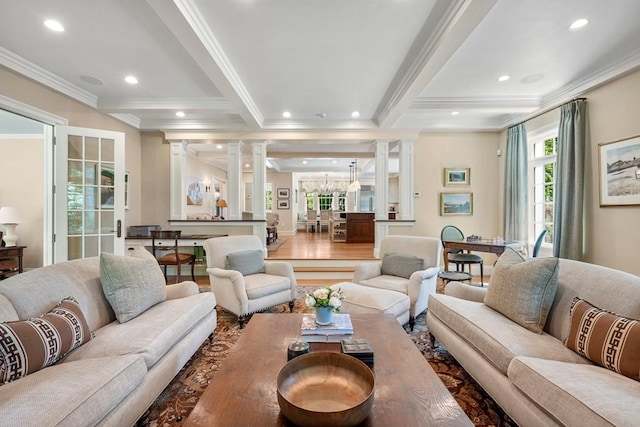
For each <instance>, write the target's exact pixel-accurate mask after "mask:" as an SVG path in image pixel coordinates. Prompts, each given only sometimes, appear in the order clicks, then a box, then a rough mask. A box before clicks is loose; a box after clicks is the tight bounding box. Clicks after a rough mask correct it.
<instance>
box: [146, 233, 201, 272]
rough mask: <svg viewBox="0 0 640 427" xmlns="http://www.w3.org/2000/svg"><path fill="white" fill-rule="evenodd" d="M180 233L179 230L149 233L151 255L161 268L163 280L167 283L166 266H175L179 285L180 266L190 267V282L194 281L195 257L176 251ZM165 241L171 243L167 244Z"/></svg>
mask: <svg viewBox="0 0 640 427" xmlns="http://www.w3.org/2000/svg"><path fill="white" fill-rule="evenodd" d="M181 233H182V231H181V230H159V231H152V232H151V246H152V253H153V256H154V257H155V258H156V259H157V260H158V264H160V265H161V266H162V267H163V270H164V279H165V281H167V283H168V279H167V266H168V265H175V266H176V283H179V282H180V271H181V267H182V264H189V265H191V280H193V281H194V282H195V281H196V276H195V274H194V269H195V265H196V256H195V255H194V254H189V253H181V252H179V250H178V239H180V235H181ZM167 241H169V242H171V243H169V244H167Z"/></svg>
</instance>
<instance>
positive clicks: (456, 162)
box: [390, 132, 500, 264]
mask: <svg viewBox="0 0 640 427" xmlns="http://www.w3.org/2000/svg"><path fill="white" fill-rule="evenodd" d="M498 136H499V134H498V133H496V132H469V133H425V134H421V135H420V136H419V138H418V140H417V141H416V142H415V147H414V150H415V158H414V171H415V173H414V191H415V192H419V193H420V197H418V198H414V199H413V201H414V216H415V220H416V223H415V226H413V227H397V226H396V227H390V234H409V235H416V236H432V237H438V238H440V230H441V229H442V227H444V226H445V225H448V224H451V225H455V226H456V227H458V228H460V229H461V230H462V232H463V233H464V234H465V235H471V234H476V235H480V236H483V237H487V238H493V237H496V236H498V235H499V234H500V229H499V227H498V215H499V208H498V191H497V190H498V185H499V184H498V183H499V178H498V156H497V155H496V149H497V147H498ZM445 167H465V168H470V169H471V182H470V185H469V186H468V187H445V186H444V183H443V168H445ZM441 192H472V193H473V215H461V216H441V215H440V193H441ZM400 209H402V207H400ZM483 257H484V258H485V263H486V264H493V262H494V261H495V260H496V256H495V255H492V254H483Z"/></svg>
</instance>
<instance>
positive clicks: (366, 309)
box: [330, 282, 410, 325]
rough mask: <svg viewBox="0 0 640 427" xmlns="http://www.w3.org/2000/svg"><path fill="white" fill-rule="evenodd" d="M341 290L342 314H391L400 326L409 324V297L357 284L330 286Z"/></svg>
mask: <svg viewBox="0 0 640 427" xmlns="http://www.w3.org/2000/svg"><path fill="white" fill-rule="evenodd" d="M330 288H331V289H334V290H336V289H338V288H340V289H342V292H343V294H344V299H343V300H342V307H341V308H340V311H341V312H344V313H354V314H355V313H387V314H392V315H393V316H394V317H395V318H396V319H397V320H398V322H400V324H401V325H404V324H405V323H408V322H409V306H410V303H409V296H408V295H405V294H403V293H400V292H394V291H390V290H388V289H379V288H372V287H369V286H361V285H358V284H357V283H351V282H342V283H336V284H335V285H332V286H330Z"/></svg>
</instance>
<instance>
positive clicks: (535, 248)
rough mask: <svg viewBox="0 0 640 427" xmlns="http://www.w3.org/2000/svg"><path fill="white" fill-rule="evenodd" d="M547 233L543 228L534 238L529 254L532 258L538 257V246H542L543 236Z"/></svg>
mask: <svg viewBox="0 0 640 427" xmlns="http://www.w3.org/2000/svg"><path fill="white" fill-rule="evenodd" d="M546 234H547V230H546V229H544V230H542V231H541V232H540V234H538V238H537V239H536V243H535V244H534V245H533V251H531V256H532V257H533V258H537V257H538V253H539V252H540V247H541V246H542V242H544V236H545V235H546Z"/></svg>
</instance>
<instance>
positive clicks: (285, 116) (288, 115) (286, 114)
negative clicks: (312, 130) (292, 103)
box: [282, 111, 291, 119]
mask: <svg viewBox="0 0 640 427" xmlns="http://www.w3.org/2000/svg"><path fill="white" fill-rule="evenodd" d="M282 117H284V118H285V119H288V118H289V117H291V113H290V112H288V111H285V112H284V113H282Z"/></svg>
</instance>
